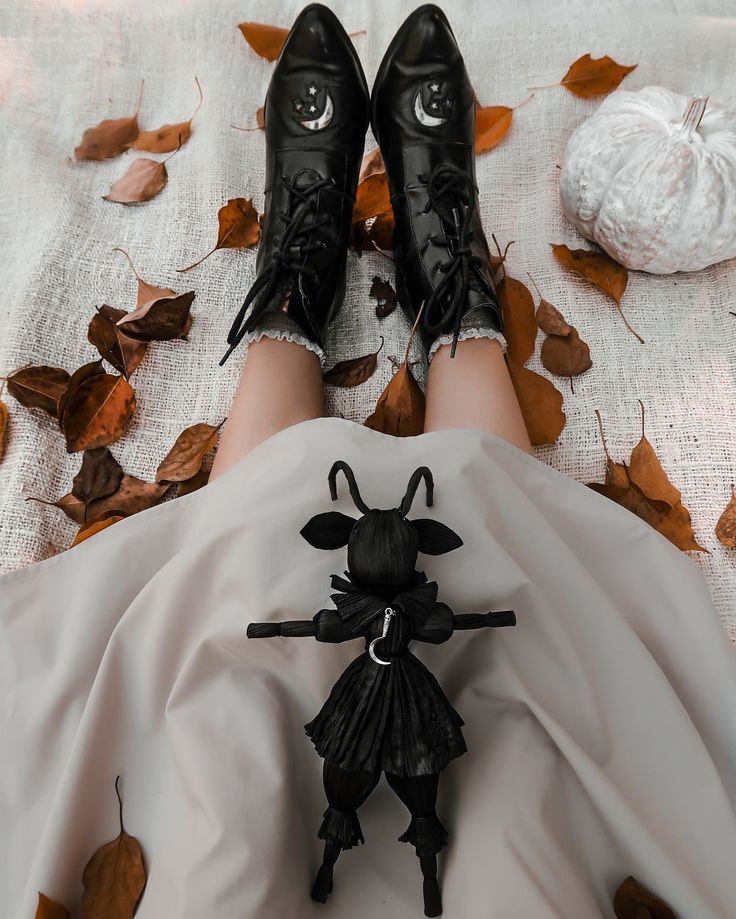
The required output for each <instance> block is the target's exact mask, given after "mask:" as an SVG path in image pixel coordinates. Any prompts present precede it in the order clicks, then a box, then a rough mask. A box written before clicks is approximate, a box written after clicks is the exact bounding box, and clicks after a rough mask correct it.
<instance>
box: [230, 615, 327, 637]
mask: <svg viewBox="0 0 736 919" xmlns="http://www.w3.org/2000/svg"><path fill="white" fill-rule="evenodd" d="M316 634H317V627H316V625H315V623H314V620H313V619H291V620H287V621H286V622H249V623H248V629H247V631H246V635H247V636H248V638H275V637H277V636H279V635H284V636H288V637H291V638H309V637H314V636H315V635H316Z"/></svg>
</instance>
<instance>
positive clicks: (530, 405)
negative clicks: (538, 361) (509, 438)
mask: <svg viewBox="0 0 736 919" xmlns="http://www.w3.org/2000/svg"><path fill="white" fill-rule="evenodd" d="M506 366H507V367H508V370H509V376H510V377H511V382H512V383H513V385H514V391H515V393H516V398H517V399H518V401H519V405H520V407H521V414H522V415H523V417H524V423H525V424H526V429H527V433H528V434H529V440H530V441H531V442H532V444H533V445H534V446H535V447H537V446H539V445H540V444H553V443H554V442H555V441H556V440H557V438H558V437H559V436H560V432H561V431H562V429H563V428H564V426H565V421H566V416H565V413H564V412H563V411H562V402H563V399H562V393H561V392H560V391H559V390H558V389H557V387H556V386H555V385H554V384H553V383H551V382H550V381H549V380H547V379H545V377H543V376H540V375H539V374H538V373H534V371H533V370H529V369H527V368H526V367H522V366H521V365H520V364H517V363H516V362H515V361H513V360H512V359H510V358H509V357H508V354H507V355H506Z"/></svg>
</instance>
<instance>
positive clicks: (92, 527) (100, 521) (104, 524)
mask: <svg viewBox="0 0 736 919" xmlns="http://www.w3.org/2000/svg"><path fill="white" fill-rule="evenodd" d="M119 520H125V517H124V516H123V515H122V514H110V515H109V516H107V517H105V516H103V517H95V518H94V520H88V521H87V522H86V523H83V524H82V526H81V527H80V528H79V530H77V533H76V535H75V536H74V539H73V540H72V541H71V543H70V544H69V548H70V549H71V548H73V547H74V546H78V545H79V543H80V542H84V540H85V539H89V537H90V536H94V535H95V533H99V532H100V530H106V529H107V528H108V527H109V526H112V524H113V523H117V522H118V521H119Z"/></svg>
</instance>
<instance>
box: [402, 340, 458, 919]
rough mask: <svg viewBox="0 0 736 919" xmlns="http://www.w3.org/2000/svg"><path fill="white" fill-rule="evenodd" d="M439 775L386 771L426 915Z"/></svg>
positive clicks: (432, 905) (435, 888) (437, 830)
mask: <svg viewBox="0 0 736 919" xmlns="http://www.w3.org/2000/svg"><path fill="white" fill-rule="evenodd" d="M461 344H462V343H461ZM453 360H454V358H453ZM439 778H440V776H439V773H438V772H435V773H433V774H432V775H417V776H406V777H402V776H399V775H394V774H393V773H391V772H387V773H386V781H387V782H388V784H389V785H390V786H391V788H393V790H394V791H395V792H396V794H397V795H398V796H399V797H400V798H401V800H402V801H403V802H404V804H405V805H406V807H407V808H408V810H409V813H410V814H411V822H410V823H409V827H408V829H407V830H406V832H405V833H403V834H402V835H401V836H399V841H400V842H410V843H411V844H412V845H413V846H414V848H415V850H416V853H417V857H418V858H419V864H420V866H421V869H422V876H423V878H424V881H423V890H424V915H425V916H439V915H441V914H442V897H441V895H440V886H439V883H438V881H437V853H438V852H439V851H440V849H441V848H442V846H444V845H446V843H447V835H448V834H447V830H446V829H445V828H444V826H443V825H442V822H441V821H440V819H439V817H438V816H437V810H436V805H437V785H438V783H439Z"/></svg>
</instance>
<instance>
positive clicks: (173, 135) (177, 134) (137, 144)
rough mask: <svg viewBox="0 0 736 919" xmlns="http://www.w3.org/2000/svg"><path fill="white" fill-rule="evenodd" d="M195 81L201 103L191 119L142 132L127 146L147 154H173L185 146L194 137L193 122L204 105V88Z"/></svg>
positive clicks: (195, 79)
mask: <svg viewBox="0 0 736 919" xmlns="http://www.w3.org/2000/svg"><path fill="white" fill-rule="evenodd" d="M194 81H195V83H196V84H197V90H198V91H199V102H198V103H197V107H196V108H195V110H194V112H193V113H192V115H191V117H190V118H189V119H187V121H180V122H178V123H177V124H164V125H162V126H161V127H160V128H156V130H155V131H141V132H140V134H139V135H138V137H136V139H135V140H134V141H133V142H132V143H130V144H128V145H127V146H128V147H129V148H130V149H134V150H145V151H146V152H147V153H171V152H172V151H173V150H177V149H178V148H179V146H182V147H183V146H184V144H185V143H186V142H187V141H188V140H189V138H190V137H191V135H192V120H193V118H194V116H195V115H196V114H197V112H198V111H199V108H200V106H201V105H202V98H203V97H202V87H201V86H200V85H199V80H198V79H197V78H196V77H195V78H194Z"/></svg>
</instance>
